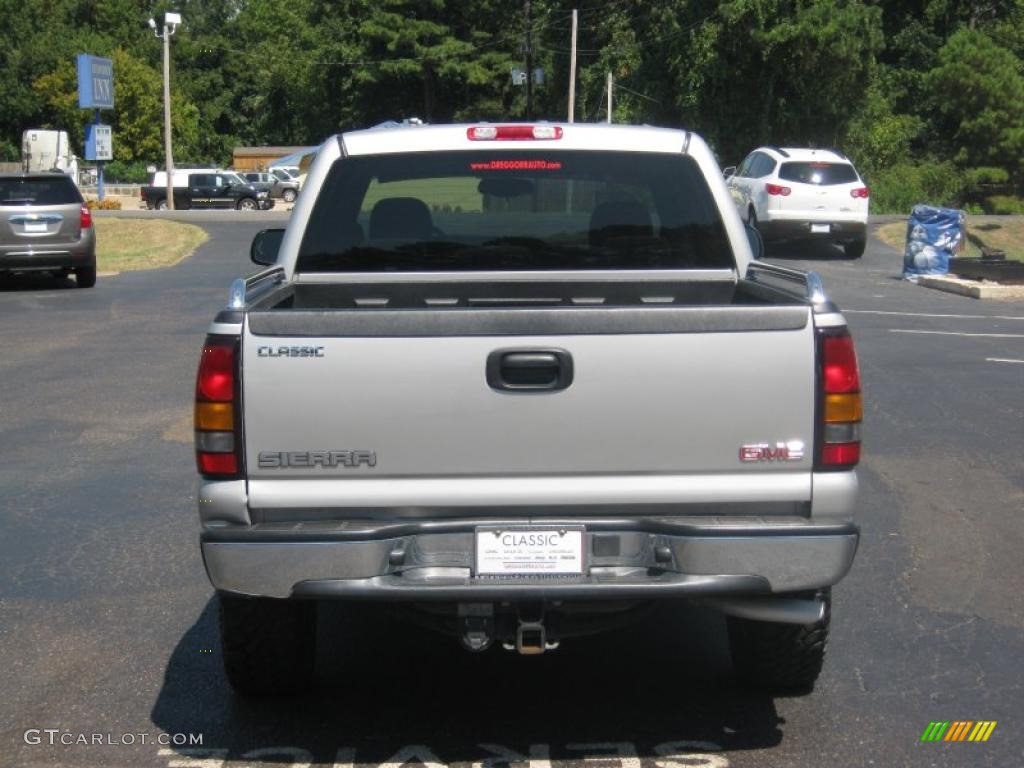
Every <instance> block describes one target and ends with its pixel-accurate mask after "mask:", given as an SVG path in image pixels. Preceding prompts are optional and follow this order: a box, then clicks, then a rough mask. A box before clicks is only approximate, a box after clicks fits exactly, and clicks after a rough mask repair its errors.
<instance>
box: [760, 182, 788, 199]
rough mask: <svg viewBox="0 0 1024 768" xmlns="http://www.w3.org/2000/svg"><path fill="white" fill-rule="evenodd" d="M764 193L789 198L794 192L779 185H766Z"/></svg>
mask: <svg viewBox="0 0 1024 768" xmlns="http://www.w3.org/2000/svg"><path fill="white" fill-rule="evenodd" d="M764 191H765V192H767V193H768V194H769V195H782V197H789V194H790V193H791V192H792V191H793V190H792V189H790V188H789V187H783V186H780V185H778V184H765V185H764Z"/></svg>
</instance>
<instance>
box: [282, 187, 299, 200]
mask: <svg viewBox="0 0 1024 768" xmlns="http://www.w3.org/2000/svg"><path fill="white" fill-rule="evenodd" d="M281 197H282V198H283V199H284V201H285V202H286V203H294V202H295V198H296V197H298V194H297V193H296V192H295V190H294V189H286V190H285V191H284V192H282V193H281Z"/></svg>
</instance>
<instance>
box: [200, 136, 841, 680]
mask: <svg viewBox="0 0 1024 768" xmlns="http://www.w3.org/2000/svg"><path fill="white" fill-rule="evenodd" d="M759 248H760V241H759V239H758V238H757V237H756V233H753V232H751V231H749V230H747V229H745V226H744V224H743V222H742V221H741V220H740V218H739V216H738V215H737V214H736V211H735V209H734V207H733V205H732V202H731V200H730V197H729V193H728V192H727V190H726V187H725V184H724V182H723V180H722V176H721V173H720V171H719V169H718V167H717V166H716V164H715V159H714V157H713V155H712V153H711V152H710V151H709V149H708V147H707V145H706V144H705V143H704V141H703V140H702V139H701V138H700V137H698V136H696V135H695V134H693V133H689V132H686V131H681V130H667V129H658V128H649V127H628V126H616V125H608V126H605V125H578V124H576V125H573V124H567V125H555V124H549V123H537V124H525V125H524V124H516V125H505V124H498V125H496V124H478V125H461V126H458V125H455V126H409V127H400V128H380V129H374V130H368V131H358V132H352V133H346V134H343V135H339V136H336V137H334V138H332V139H330V140H329V141H327V142H326V143H325V144H324V145H323V146H322V147H321V148H320V149H319V152H318V154H317V157H316V160H315V162H314V164H313V166H312V168H311V170H310V173H309V178H308V181H307V187H306V191H305V192H304V193H303V195H302V196H301V197H300V198H299V200H298V203H297V205H296V208H295V210H294V212H293V214H292V217H291V220H290V222H289V224H288V227H287V229H286V230H264V231H263V232H261V233H259V235H257V237H256V238H255V240H254V241H253V245H252V252H251V256H252V258H253V260H254V261H255V262H256V263H258V264H261V265H266V266H267V267H268V268H267V269H265V270H264V271H262V272H259V273H258V274H256V275H254V276H252V277H250V278H248V279H247V280H237V281H235V283H234V284H233V285H232V287H231V294H230V301H229V304H228V306H227V307H226V308H225V309H224V310H223V311H221V312H220V313H219V314H218V315H217V317H216V319H215V321H214V322H213V324H212V325H211V326H210V329H209V335H208V337H207V339H206V343H205V347H204V350H203V354H202V358H201V362H200V364H199V372H198V381H197V386H196V405H195V427H196V439H195V446H196V460H197V465H198V469H199V473H200V474H201V476H202V477H201V480H200V482H199V489H198V502H199V503H198V506H199V515H200V519H201V522H202V533H201V546H202V553H203V559H204V561H205V564H206V570H207V573H208V574H209V577H210V580H211V582H212V583H213V586H214V587H215V588H216V590H217V592H218V595H219V603H220V621H221V625H220V626H221V638H222V643H223V652H224V663H225V667H226V671H227V675H228V677H229V679H230V681H231V683H232V685H233V686H234V687H235V689H236V690H238V691H240V692H242V693H266V692H274V691H281V690H287V689H294V688H296V687H298V686H301V685H302V684H303V683H304V682H306V681H307V680H308V679H309V677H310V674H311V672H312V667H313V659H314V655H315V654H314V651H315V644H316V640H315V638H316V605H317V602H318V601H327V600H335V601H355V600H371V601H384V602H387V603H390V604H392V605H393V606H395V607H397V608H401V609H402V610H403V611H407V612H408V613H409V615H410V616H411V617H413V618H415V619H416V622H415V625H416V626H423V625H427V626H428V627H431V628H436V629H439V630H442V631H447V632H449V633H451V634H452V635H453V636H455V637H457V638H459V640H460V641H461V643H462V644H463V645H464V646H465V647H466V648H467V649H468V650H470V651H478V652H479V651H484V650H486V649H488V648H490V647H491V646H492V645H496V646H502V647H504V648H506V649H509V650H513V651H517V652H519V653H522V654H541V653H544V652H546V651H550V650H552V649H554V648H556V647H558V645H559V644H560V642H563V641H564V640H566V639H567V638H571V637H572V636H574V635H576V634H579V633H584V632H591V631H594V630H595V629H599V628H602V627H604V626H622V624H623V622H626V621H631V620H633V619H635V618H637V617H639V616H640V615H641V614H642V613H643V611H644V609H645V608H647V607H649V606H651V605H652V604H654V603H655V601H666V600H691V601H696V602H700V603H702V604H704V605H707V606H713V607H714V608H717V609H718V610H720V611H721V612H723V613H724V614H725V615H726V616H727V617H728V624H729V634H730V646H731V651H732V655H733V659H734V663H735V667H736V670H737V673H738V674H739V675H740V677H742V678H743V679H745V680H746V681H748V682H750V683H752V684H757V685H762V686H768V687H773V688H788V689H801V688H802V689H808V688H809V687H811V686H812V685H813V683H814V681H815V679H816V678H817V676H818V674H819V672H820V670H821V665H822V660H823V657H824V651H825V641H826V637H827V633H828V626H829V615H830V592H829V588H830V587H831V585H833V584H835V583H837V582H838V581H839V580H840V579H842V578H843V576H844V575H845V574H846V573H847V571H848V570H849V568H850V565H851V563H852V561H853V557H854V553H855V551H856V549H857V542H858V528H857V526H856V524H855V522H854V503H855V496H856V490H857V477H856V474H855V471H854V467H855V465H856V464H857V462H858V460H859V457H860V421H861V395H860V384H859V376H858V371H857V362H856V356H855V353H854V348H853V343H852V341H851V338H850V335H849V333H848V332H847V329H846V323H845V321H844V319H843V316H842V315H841V314H840V313H839V310H838V309H837V308H836V307H835V306H834V305H833V304H832V303H831V302H830V301H829V300H828V298H827V297H826V295H825V293H824V291H823V289H822V286H821V282H820V280H819V279H818V278H817V277H816V276H815V275H814V274H813V273H805V272H801V271H797V270H792V269H787V268H782V267H777V266H772V265H769V264H766V263H762V262H760V261H757V257H758V256H759V253H758V250H759ZM355 631H358V628H355Z"/></svg>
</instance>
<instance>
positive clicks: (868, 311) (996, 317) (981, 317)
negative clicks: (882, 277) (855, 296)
mask: <svg viewBox="0 0 1024 768" xmlns="http://www.w3.org/2000/svg"><path fill="white" fill-rule="evenodd" d="M843 314H847V315H898V316H900V317H952V318H958V319H960V320H1024V317H1018V316H1015V315H936V314H928V313H925V312H886V311H883V310H880V309H844V310H843Z"/></svg>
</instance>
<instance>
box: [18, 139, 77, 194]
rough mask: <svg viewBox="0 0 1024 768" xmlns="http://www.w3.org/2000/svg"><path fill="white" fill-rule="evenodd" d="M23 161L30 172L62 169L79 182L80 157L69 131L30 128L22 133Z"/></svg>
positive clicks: (24, 166)
mask: <svg viewBox="0 0 1024 768" xmlns="http://www.w3.org/2000/svg"><path fill="white" fill-rule="evenodd" d="M21 163H22V167H23V168H24V170H25V171H26V172H28V173H32V172H35V171H61V172H63V173H66V174H68V175H69V176H71V178H72V179H74V180H75V183H76V184H77V183H78V157H77V156H75V155H74V154H73V153H72V152H71V141H70V139H69V138H68V132H67V131H53V130H47V129H44V128H29V129H28V130H26V131H25V132H23V133H22V134H21Z"/></svg>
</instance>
